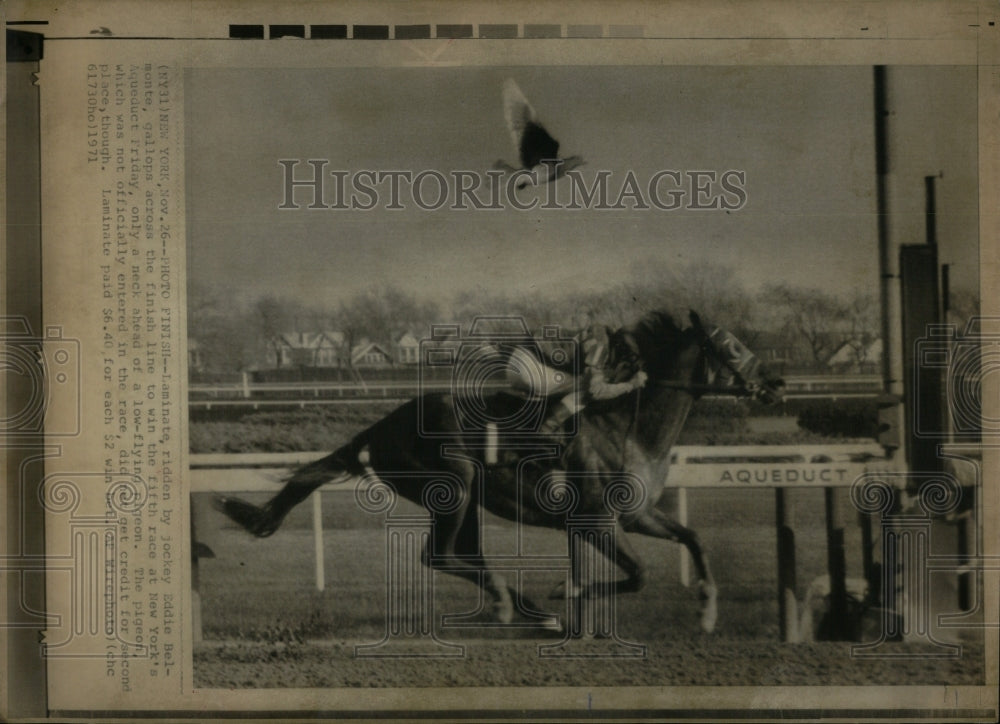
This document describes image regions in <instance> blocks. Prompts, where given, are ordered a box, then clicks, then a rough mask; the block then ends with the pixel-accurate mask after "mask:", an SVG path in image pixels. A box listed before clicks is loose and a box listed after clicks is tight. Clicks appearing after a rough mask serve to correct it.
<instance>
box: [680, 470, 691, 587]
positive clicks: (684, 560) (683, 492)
mask: <svg viewBox="0 0 1000 724" xmlns="http://www.w3.org/2000/svg"><path fill="white" fill-rule="evenodd" d="M677 522H678V523H680V524H681V525H682V526H684V527H685V528H687V524H688V496H687V488H677ZM680 548H681V562H680V567H681V570H680V574H681V585H683V586H685V587H687V586H690V585H691V554H690V553H688V549H687V546H681V547H680Z"/></svg>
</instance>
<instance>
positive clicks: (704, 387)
mask: <svg viewBox="0 0 1000 724" xmlns="http://www.w3.org/2000/svg"><path fill="white" fill-rule="evenodd" d="M650 382H651V383H652V384H654V385H656V386H657V387H668V388H670V389H674V390H686V391H688V392H718V393H719V394H720V395H725V394H729V395H736V396H737V397H741V396H749V395H750V394H751V393H750V391H749V390H747V388H746V387H745V386H743V385H726V386H720V385H712V384H708V383H699V382H677V381H675V380H650Z"/></svg>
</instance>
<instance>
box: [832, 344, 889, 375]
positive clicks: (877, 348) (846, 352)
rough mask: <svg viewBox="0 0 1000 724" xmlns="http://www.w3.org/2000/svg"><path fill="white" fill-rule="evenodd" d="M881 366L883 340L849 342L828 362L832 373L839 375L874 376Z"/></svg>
mask: <svg viewBox="0 0 1000 724" xmlns="http://www.w3.org/2000/svg"><path fill="white" fill-rule="evenodd" d="M881 364H882V339H881V338H876V339H874V340H869V341H864V340H859V339H850V340H847V341H846V342H844V343H843V344H841V345H840V346H839V347H838V348H837V349H836V350H834V352H833V354H831V355H830V356H829V357H828V358H827V360H826V366H827V367H828V368H829V369H830V371H831V372H835V373H838V374H872V373H875V372H877V371H878V368H879V366H880V365H881Z"/></svg>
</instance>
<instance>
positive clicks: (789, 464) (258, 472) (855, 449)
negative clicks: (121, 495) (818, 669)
mask: <svg viewBox="0 0 1000 724" xmlns="http://www.w3.org/2000/svg"><path fill="white" fill-rule="evenodd" d="M326 454H327V453H320V452H301V453H249V454H202V455H192V456H191V460H190V462H191V492H192V493H207V492H212V493H241V492H270V493H274V492H277V490H278V489H279V487H280V480H281V478H282V476H283V475H284V474H286V473H288V472H289V471H290V470H292V469H294V468H295V467H297V466H299V465H303V464H305V463H308V462H312V461H313V460H317V459H319V458H320V457H323V456H324V455H326ZM892 468H893V462H892V461H891V460H888V459H886V458H885V457H884V453H883V450H882V448H881V447H880V446H879V445H877V444H875V443H874V442H872V443H864V444H852V445H767V446H762V445H743V446H678V447H676V448H674V451H673V453H672V464H671V468H670V472H669V474H668V477H667V481H666V485H667V487H671V488H677V489H678V499H677V518H678V522H680V523H681V524H682V525H685V526H686V525H688V506H687V490H688V489H689V488H777V489H783V488H802V487H809V488H825V489H832V488H837V487H848V486H850V485H852V484H853V483H854V481H855V480H857V479H858V478H859V477H861V476H862V475H865V474H866V473H871V472H882V471H889V470H891V469H892ZM356 482H357V481H355V480H350V481H347V482H342V483H339V484H337V485H330V484H328V485H325V486H323V487H321V488H320V489H319V490H317V491H316V492H315V493H314V494H313V496H312V512H313V520H312V527H313V542H314V556H315V578H316V588H317V589H318V590H321V591H322V590H323V588H324V586H325V577H324V566H325V563H324V546H323V523H322V521H323V497H322V496H323V491H324V490H326V491H333V490H345V489H351V488H353V486H354V485H356ZM779 499H780V493H779ZM778 507H779V511H780V510H782V509H783V503H780V502H779V503H778ZM782 518H783V513H780V512H779V515H778V519H777V520H776V524H777V526H778V527H779V529H780V527H782V526H784V525H785V522H784V521H783V519H782ZM780 557H781V556H780V554H779V558H780ZM792 559H793V560H794V555H792ZM778 565H779V577H784V576H787V575H789V574H788V567H789V562H788V561H786V560H779V561H778ZM791 565H792V566H794V563H792V564H791ZM680 577H681V581H682V582H683V584H684V585H689V583H690V561H689V560H688V554H687V551H686V550H685V549H683V548H682V549H681V553H680ZM788 603H789V602H788V601H786V605H788ZM793 609H794V606H793ZM783 610H784V609H783ZM788 616H790V617H791V618H789V619H788V620H789V621H791V620H792V618H794V610H792V611H790V612H789V613H788ZM783 623H784V622H783ZM784 630H786V627H785V626H784V625H783V631H784ZM788 630H791V629H790V628H789V629H788Z"/></svg>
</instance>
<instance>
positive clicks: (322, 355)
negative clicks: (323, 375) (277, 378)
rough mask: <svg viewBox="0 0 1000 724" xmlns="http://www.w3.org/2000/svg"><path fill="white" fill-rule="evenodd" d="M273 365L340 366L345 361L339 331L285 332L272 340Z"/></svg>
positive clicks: (341, 336)
mask: <svg viewBox="0 0 1000 724" xmlns="http://www.w3.org/2000/svg"><path fill="white" fill-rule="evenodd" d="M270 357H271V360H270V362H271V363H272V365H273V366H274V367H299V366H306V367H342V366H344V364H345V362H346V359H345V357H346V349H345V347H344V335H343V333H341V332H329V331H328V332H286V333H285V334H281V335H279V336H278V338H277V339H276V340H274V344H273V349H272V350H271V354H270Z"/></svg>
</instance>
